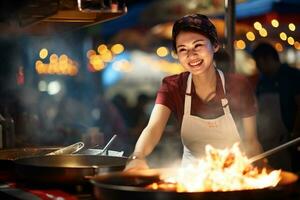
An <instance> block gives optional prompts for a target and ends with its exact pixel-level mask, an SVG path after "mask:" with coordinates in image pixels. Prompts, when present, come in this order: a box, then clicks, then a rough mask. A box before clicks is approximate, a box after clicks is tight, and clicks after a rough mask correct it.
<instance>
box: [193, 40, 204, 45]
mask: <svg viewBox="0 0 300 200" xmlns="http://www.w3.org/2000/svg"><path fill="white" fill-rule="evenodd" d="M203 41H204V40H202V39H199V40H195V41H193V44H195V43H197V42H203Z"/></svg>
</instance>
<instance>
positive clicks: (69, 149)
mask: <svg viewBox="0 0 300 200" xmlns="http://www.w3.org/2000/svg"><path fill="white" fill-rule="evenodd" d="M83 147H84V143H83V142H77V143H75V144H72V145H69V146H67V147H64V148H62V149H59V150H56V151H53V152H50V153H48V154H46V155H47V156H50V155H62V154H72V153H76V152H77V151H79V150H80V149H82V148H83Z"/></svg>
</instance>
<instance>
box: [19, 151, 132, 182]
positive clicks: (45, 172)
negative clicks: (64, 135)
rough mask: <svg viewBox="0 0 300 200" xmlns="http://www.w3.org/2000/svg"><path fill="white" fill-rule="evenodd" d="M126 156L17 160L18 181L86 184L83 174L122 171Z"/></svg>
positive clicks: (83, 156) (43, 157) (66, 156)
mask: <svg viewBox="0 0 300 200" xmlns="http://www.w3.org/2000/svg"><path fill="white" fill-rule="evenodd" d="M126 162H127V158H126V157H113V156H99V155H76V154H74V155H50V156H37V157H27V158H21V159H16V160H15V161H14V163H15V170H16V178H17V180H18V181H21V182H26V183H33V184H48V185H49V184H63V185H75V184H85V183H88V179H86V176H94V175H96V174H98V173H103V172H113V171H121V170H123V169H124V167H125V164H126Z"/></svg>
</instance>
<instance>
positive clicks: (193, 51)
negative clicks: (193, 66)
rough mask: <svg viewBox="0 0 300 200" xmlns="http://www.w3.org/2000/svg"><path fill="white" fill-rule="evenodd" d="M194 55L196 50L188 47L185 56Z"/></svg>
mask: <svg viewBox="0 0 300 200" xmlns="http://www.w3.org/2000/svg"><path fill="white" fill-rule="evenodd" d="M195 55H196V51H195V50H194V49H189V50H188V51H187V56H188V57H192V56H195Z"/></svg>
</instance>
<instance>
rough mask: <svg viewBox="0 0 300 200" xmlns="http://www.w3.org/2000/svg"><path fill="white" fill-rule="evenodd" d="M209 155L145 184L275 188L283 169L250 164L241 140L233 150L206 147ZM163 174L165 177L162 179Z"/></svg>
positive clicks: (174, 188)
mask: <svg viewBox="0 0 300 200" xmlns="http://www.w3.org/2000/svg"><path fill="white" fill-rule="evenodd" d="M205 151H206V157H205V158H203V159H199V160H198V163H197V164H196V165H195V166H194V165H190V166H187V167H185V168H179V169H176V172H175V174H174V173H173V174H171V175H170V174H168V175H164V174H162V176H161V182H158V183H153V184H150V185H148V186H146V187H147V188H148V189H153V190H168V191H177V192H207V191H235V190H249V189H260V188H266V187H275V186H276V185H277V184H278V183H279V181H280V174H281V170H274V171H271V172H267V170H266V169H265V168H263V169H262V170H261V171H259V170H258V168H256V167H254V166H253V165H251V163H250V162H249V159H248V158H247V157H246V156H244V155H243V154H242V153H241V151H240V149H239V147H238V143H236V144H234V145H233V146H232V148H230V149H215V148H213V147H212V146H211V145H207V146H206V148H205ZM162 177H163V178H162Z"/></svg>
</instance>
